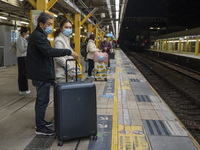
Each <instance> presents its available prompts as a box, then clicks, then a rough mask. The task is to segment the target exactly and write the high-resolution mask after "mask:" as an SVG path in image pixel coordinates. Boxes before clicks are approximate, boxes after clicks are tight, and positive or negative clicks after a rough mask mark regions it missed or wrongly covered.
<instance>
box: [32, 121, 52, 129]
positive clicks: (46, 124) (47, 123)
mask: <svg viewBox="0 0 200 150" xmlns="http://www.w3.org/2000/svg"><path fill="white" fill-rule="evenodd" d="M44 122H45V127H51V126H53V122H47V121H44ZM35 128H36V129H37V127H36V126H35Z"/></svg>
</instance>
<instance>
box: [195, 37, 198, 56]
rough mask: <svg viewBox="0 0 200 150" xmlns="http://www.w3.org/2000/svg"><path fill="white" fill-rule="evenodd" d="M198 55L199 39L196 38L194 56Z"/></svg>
mask: <svg viewBox="0 0 200 150" xmlns="http://www.w3.org/2000/svg"><path fill="white" fill-rule="evenodd" d="M198 54H199V38H196V44H195V55H198Z"/></svg>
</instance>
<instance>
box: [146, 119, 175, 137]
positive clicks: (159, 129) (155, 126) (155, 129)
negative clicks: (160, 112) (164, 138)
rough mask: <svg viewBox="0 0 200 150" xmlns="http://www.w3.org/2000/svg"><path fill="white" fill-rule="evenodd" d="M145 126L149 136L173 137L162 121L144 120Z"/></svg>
mask: <svg viewBox="0 0 200 150" xmlns="http://www.w3.org/2000/svg"><path fill="white" fill-rule="evenodd" d="M143 125H144V127H145V129H146V132H147V134H148V135H168V136H169V135H171V133H170V131H169V129H168V128H167V126H166V125H165V123H164V122H163V121H162V120H143Z"/></svg>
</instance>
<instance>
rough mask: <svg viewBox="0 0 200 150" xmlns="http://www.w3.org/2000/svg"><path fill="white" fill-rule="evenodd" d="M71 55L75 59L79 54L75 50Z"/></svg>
mask: <svg viewBox="0 0 200 150" xmlns="http://www.w3.org/2000/svg"><path fill="white" fill-rule="evenodd" d="M71 56H72V57H74V59H77V58H78V57H79V56H78V54H77V53H76V52H72V53H71Z"/></svg>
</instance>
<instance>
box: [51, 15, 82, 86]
mask: <svg viewBox="0 0 200 150" xmlns="http://www.w3.org/2000/svg"><path fill="white" fill-rule="evenodd" d="M71 34H72V23H71V22H70V21H69V20H66V19H65V20H62V21H61V22H60V28H59V29H57V30H56V32H55V33H54V38H55V40H54V47H55V48H59V49H60V48H66V49H69V50H71V51H72V52H73V49H72V47H71V45H70V35H71ZM67 59H73V57H72V56H62V57H55V58H54V60H55V73H56V82H57V83H61V82H66V73H65V72H66V71H65V69H66V60H67ZM67 66H68V69H69V68H70V67H71V68H72V67H75V66H74V62H73V61H69V62H67ZM77 69H78V71H77V74H78V75H79V74H80V70H79V68H77ZM74 77H75V76H74V75H72V74H71V75H70V72H68V77H67V79H68V81H69V80H73V78H74Z"/></svg>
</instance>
